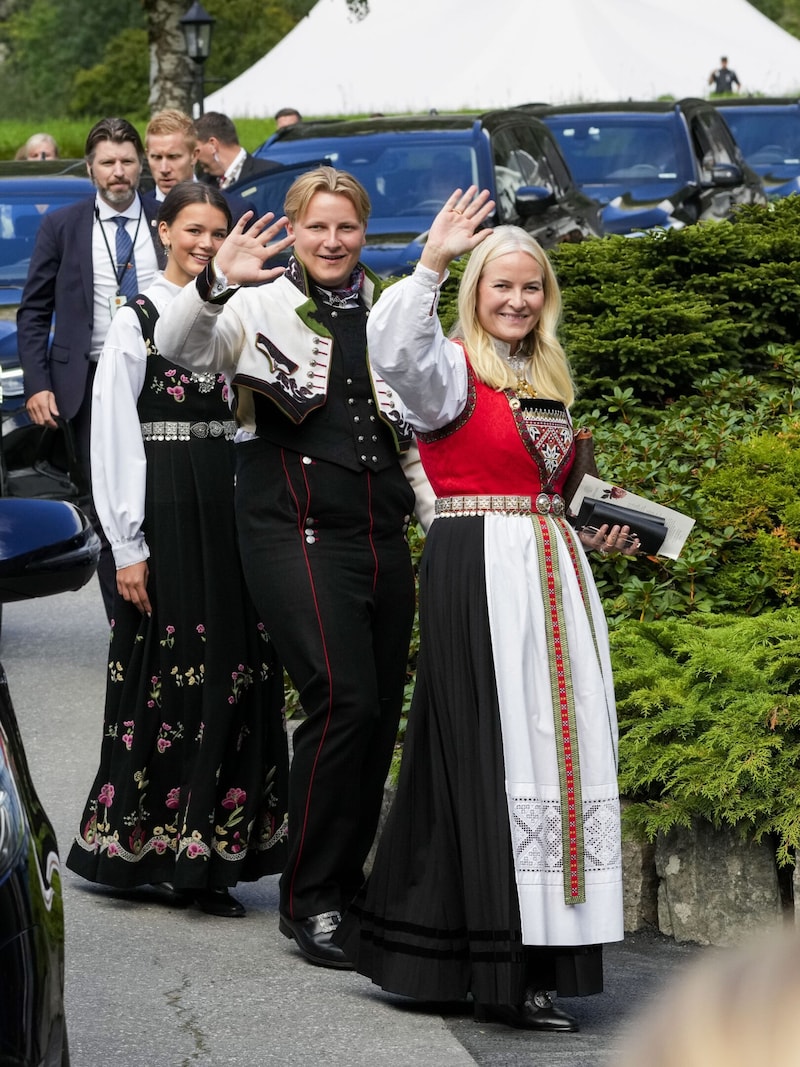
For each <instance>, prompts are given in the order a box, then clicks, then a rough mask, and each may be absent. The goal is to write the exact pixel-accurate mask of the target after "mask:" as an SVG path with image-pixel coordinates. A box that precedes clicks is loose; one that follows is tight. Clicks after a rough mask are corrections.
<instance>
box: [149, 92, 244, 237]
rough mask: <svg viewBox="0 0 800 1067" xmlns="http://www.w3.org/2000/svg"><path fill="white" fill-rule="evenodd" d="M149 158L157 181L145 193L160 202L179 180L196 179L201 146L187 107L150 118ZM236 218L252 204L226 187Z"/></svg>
mask: <svg viewBox="0 0 800 1067" xmlns="http://www.w3.org/2000/svg"><path fill="white" fill-rule="evenodd" d="M144 144H145V150H146V152H147V162H148V164H149V166H150V173H151V174H152V176H153V180H154V181H155V186H154V188H153V189H152V190H151V191H150V192H149V193H145V196H153V197H155V199H156V200H158V201H159V202H161V201H163V200H164V198H165V197H166V195H167V193H168V192H169V191H170V189H172V188H173V187H174V186H175V185H177V184H178V183H179V182H190V181H194V180H195V172H194V167H195V163H196V161H197V156H198V153H199V151H200V150H199V148H198V145H197V131H196V129H195V125H194V121H193V120H192V118H191V117H190V116H189V115H187V114H186V113H185V112H184V111H178V110H177V109H176V108H166V109H165V110H164V111H158V112H156V114H155V115H153V117H152V118H151V119H150V121H149V122H148V124H147V129H146V130H145V134H144ZM222 195H223V196H224V197H225V199H226V200H227V202H228V207H229V208H230V210H231V216H232V217H233V220H234V221H235V222H236V221H238V220H239V219H240V218H241V217H242V215H244V213H245V212H246V211H250V207H249V205H248V204H247V202H246V201H245V199H244V197H241V196H238V195H237V194H236V193H231V192H229V191H228V190H223V194H222Z"/></svg>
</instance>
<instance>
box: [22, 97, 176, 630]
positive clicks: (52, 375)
mask: <svg viewBox="0 0 800 1067" xmlns="http://www.w3.org/2000/svg"><path fill="white" fill-rule="evenodd" d="M143 163H144V147H143V145H142V141H141V138H140V137H139V134H138V133H137V132H136V130H135V128H134V127H133V126H132V125H131V124H130V123H129V122H128V121H127V120H126V119H121V118H106V119H102V120H101V121H100V122H98V123H96V124H95V125H94V126H93V127H92V129H91V130H90V131H89V135H88V137H87V139H86V167H87V170H88V172H89V177H90V178H91V179H92V181H93V182H94V184H95V187H96V190H97V192H96V195H95V196H91V197H87V199H86V200H81V201H79V202H78V203H76V204H71V205H70V206H68V207H64V208H60V209H58V210H57V211H53V212H51V213H48V214H46V215H45V216H44V218H43V219H42V224H41V227H40V228H39V232H38V234H37V237H36V244H35V246H34V249H33V255H32V256H31V262H30V267H29V270H28V279H27V282H26V283H25V289H24V291H23V294H22V301H21V304H20V308H19V311H18V312H17V337H18V344H19V358H20V364H21V366H22V371H23V375H24V383H25V397H26V408H27V411H28V415H29V416H30V418H31V420H32V422H34V423H35V424H36V425H37V426H48V427H51V428H55V427H56V425H57V423H56V419H57V418H60V419H66V420H69V422H70V423H71V425H72V429H73V433H74V437H75V444H76V448H77V453H78V460H79V463H80V465H81V470H82V473H83V475H84V478H85V480H86V483H87V485H91V480H90V466H89V454H90V453H89V440H90V430H89V420H90V416H91V403H92V383H93V381H94V372H95V369H96V367H97V360H98V358H99V356H100V352H101V351H102V348H103V343H104V341H105V336H106V333H107V332H108V328H109V326H110V324H111V318H112V316H113V314H114V312H115V311H116V310H117V308H119V307H120V306H121V305H122V304H124V303H125V301H126V299H127V298H129V297H131V296H133V295H135V294H136V293H137V292H141V291H142V290H143V289H146V288H147V287H148V285H150V283H151V281H152V280H153V278H154V276H155V274H156V271H157V270H158V269H159V267H160V265H161V263H160V259H161V257H162V255H163V253H162V251H161V246H160V242H159V241H158V234H157V232H156V215H157V213H158V204H157V203H156V202H155V201H154V200H150V201H144V200H142V199H141V197H140V196H139V193H138V188H139V180H140V177H141V173H142V166H143ZM118 219H119V221H117V220H118ZM54 319H55V321H54ZM51 328H53V335H52V338H51V334H50V331H51ZM89 510H90V514H91V518H92V523H93V525H94V526H95V528H96V529H97V530H98V533H100V534H101V540H102V542H103V551H102V553H101V557H100V565H99V568H98V576H99V578H100V588H101V592H102V594H103V603H104V605H105V609H106V614H107V615H108V617H109V618H111V612H112V606H113V601H114V592H115V589H116V570H115V567H114V561H113V557H112V555H111V550H110V547H109V546H108V543H107V541H106V539H105V537H104V536H103V535H102V530H101V529H100V524H99V521H98V520H97V517H96V515H95V514H94V508H93V506H90V508H89Z"/></svg>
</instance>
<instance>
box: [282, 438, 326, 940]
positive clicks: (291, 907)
mask: <svg viewBox="0 0 800 1067" xmlns="http://www.w3.org/2000/svg"><path fill="white" fill-rule="evenodd" d="M281 464H282V465H283V473H284V476H285V478H286V482H287V485H288V487H289V492H290V493H291V495H292V498H293V500H294V503H295V508H296V510H297V515H298V519H299V522H298V533H299V535H300V544H301V545H302V546H303V557H304V559H305V562H306V571H307V572H308V584H309V587H310V589H311V595H312V597H313V598H314V609H315V611H316V614H317V623H318V624H319V634H320V639H321V641H322V648H323V654H324V657H325V669H326V671H327V674H328V715H327V718H326V720H325V728H324V730H323V731H322V737H321V738H320V741H319V745H318V747H317V751H316V754H315V755H314V765H313V767H312V770H311V780H310V781H309V784H308V792H307V793H306V806H305V812H304V814H303V828H302V830H301V832H300V845H299V847H298V849H297V860H296V862H295V865H294V870H293V871H292V878H291V881H290V883H289V918H290V919H294V904H293V897H294V880H295V876H296V874H297V868H298V867H299V866H300V861H301V858H302V855H303V840H304V838H305V832H306V826H307V825H308V809H309V805H310V803H311V791H312V786H313V782H314V774H315V772H316V768H317V764H318V763H319V757H320V752H321V751H322V746H323V745H324V743H325V738H326V736H327V733H328V727H329V725H330V721H331V712H332V710H333V678H332V677H331V665H330V660H329V658H328V646H327V644H326V642H325V631H324V629H323V626H322V620H321V618H320V613H319V601H318V600H317V592H316V589H315V588H314V577H313V575H312V572H311V564H310V562H309V559H308V549H307V548H306V540H305V537H304V536H303V530H304V528H305V520H306V518H307V517H308V510H306V512H305V514H304V515H303V517H302V518H300V502H299V500H298V499H297V495H296V493H295V491H294V487H293V485H292V480H291V478H290V476H289V472H288V471H287V469H286V453H285V452H284V450H283V449H281ZM301 469H302V464H301ZM302 474H303V481H304V482H305V487H306V500H308V499H309V497H310V492H309V489H308V481H307V479H306V476H305V471H302ZM290 832H291V831H290ZM303 918H305V916H303Z"/></svg>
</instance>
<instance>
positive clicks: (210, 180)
mask: <svg viewBox="0 0 800 1067" xmlns="http://www.w3.org/2000/svg"><path fill="white" fill-rule="evenodd" d="M281 169H282V167H281V164H280V163H275V162H274V161H273V160H271V159H257V158H256V157H255V156H251V155H250V153H249V152H248V153H247V155H246V156H245V159H244V163H242V169H241V170H240V171H239V177H238V178H237V179H236V183H235V184H238V183H239V182H240V181H242V180H243V179H245V178H252V177H253V175H254V174H263V173H264V171H266V170H281ZM197 177H198V178H199V179H200V181H201V182H205V183H206V185H216V184H217V179H216V178H215V177H214V175H213V174H209V173H208V171H204V170H202V169H198V175H197Z"/></svg>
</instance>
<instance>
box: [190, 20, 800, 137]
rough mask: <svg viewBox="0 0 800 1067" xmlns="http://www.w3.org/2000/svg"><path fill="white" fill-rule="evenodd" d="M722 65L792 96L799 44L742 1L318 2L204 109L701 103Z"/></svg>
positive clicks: (749, 83) (764, 90)
mask: <svg viewBox="0 0 800 1067" xmlns="http://www.w3.org/2000/svg"><path fill="white" fill-rule="evenodd" d="M723 55H727V56H728V57H729V65H730V67H731V68H732V69H733V70H735V71H736V73H737V74H738V76H739V78H740V80H741V83H742V86H743V89H744V91H745V92H752V93H760V94H767V95H777V96H781V95H792V94H795V93H797V92H798V90H800V40H798V39H797V38H795V37H792V36H791V35H790V34H788V33H786V32H785V31H784V30H781V29H780V28H779V27H778V26H777V25H776V24H775V23H774V22H771V21H770V20H769V19H767V18H765V16H763V15H762V14H761V13H760V12H758V11H756V9H755V8H754V7H752V6H751V5H750V4H749V3H747V2H746V0H491V2H490V3H488V4H486V3H481V2H477V3H476V2H475V0H369V14H368V15H367V16H366V17H365V18H364V19H362V20H361V21H355V20H354V17H353V16H352V15H351V14H350V13H349V10H348V8H347V5H346V3H345V0H319V2H318V3H317V4H315V6H314V7H313V8H312V10H311V12H310V13H309V14H308V15H307V16H306V17H305V18H304V19H302V20H301V21H300V22H299V23H298V24H297V26H295V28H294V29H293V30H292V31H291V33H289V34H287V36H286V37H284V39H283V40H282V41H280V43H279V44H277V45H276V46H275V48H273V49H272V50H271V51H270V52H268V53H267V54H266V55H265V56H264V57H263V59H260V60H259V61H258V62H257V63H255V64H254V65H253V66H252V67H250V69H249V70H246V71H245V72H244V73H243V74H240V75H239V77H238V78H235V79H234V80H233V81H232V82H230V83H229V84H228V85H226V86H224V87H223V88H222V89H219V90H217V91H216V92H214V93H212V94H211V95H210V96H209V97H207V98H206V101H205V107H206V110H207V111H222V112H224V113H226V114H228V115H230V116H231V117H233V118H251V117H252V118H264V117H268V116H271V115H273V114H274V113H275V112H276V111H277V110H278V108H281V107H295V108H297V109H298V110H299V111H301V112H302V114H303V115H304V116H308V117H312V116H313V117H320V116H336V115H352V114H371V113H373V112H383V113H385V114H398V113H403V112H426V111H428V110H429V109H430V108H436V109H437V110H439V111H449V110H467V109H478V110H481V109H489V108H493V107H511V106H514V105H516V104H521V103H528V102H531V101H542V102H548V103H566V102H572V101H589V100H620V99H621V100H626V99H641V100H649V99H654V98H657V97H659V96H673V97H676V98H679V97H682V96H704V95H706V94H707V93H708V92H709V88H708V76H709V74H710V72H711V71H712V69H714V68H716V67H718V66H719V59H720V56H723Z"/></svg>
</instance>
